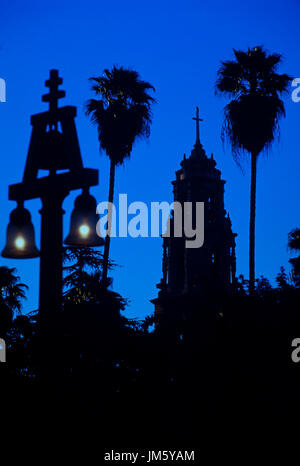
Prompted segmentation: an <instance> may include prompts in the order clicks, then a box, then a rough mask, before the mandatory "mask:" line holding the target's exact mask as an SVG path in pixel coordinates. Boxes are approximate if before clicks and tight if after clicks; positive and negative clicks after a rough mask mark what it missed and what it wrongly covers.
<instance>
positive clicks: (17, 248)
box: [1, 202, 40, 259]
mask: <svg viewBox="0 0 300 466" xmlns="http://www.w3.org/2000/svg"><path fill="white" fill-rule="evenodd" d="M1 255H2V257H7V258H8V259H31V258H33V257H38V256H39V255H40V252H39V250H38V249H37V247H36V245H35V238H34V228H33V225H32V223H31V215H30V212H29V210H27V209H25V207H24V206H23V203H22V202H19V203H18V205H17V207H16V209H14V210H13V211H12V212H11V214H10V217H9V224H8V226H7V233H6V246H5V248H4V249H3V251H2V253H1Z"/></svg>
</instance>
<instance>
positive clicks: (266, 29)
mask: <svg viewBox="0 0 300 466" xmlns="http://www.w3.org/2000/svg"><path fill="white" fill-rule="evenodd" d="M299 16H300V4H299V2H298V1H296V0H293V1H292V0H289V1H274V0H272V1H270V0H268V1H265V2H261V1H259V0H254V1H252V2H250V3H249V2H241V1H227V2H222V1H220V0H216V1H214V2H199V1H190V0H186V1H185V2H179V1H176V0H173V1H172V2H171V1H157V0H155V1H152V2H140V1H139V2H138V1H130V0H128V1H127V2H123V1H122V2H121V1H120V0H115V1H114V2H111V3H110V2H102V1H90V0H87V1H85V2H76V1H74V0H73V1H60V2H59V1H57V0H52V1H51V2H39V1H35V2H34V1H27V2H23V1H15V0H11V1H10V2H6V4H5V5H2V7H1V37H0V77H1V78H4V79H5V80H6V83H7V102H6V103H0V123H1V133H0V134H1V138H0V154H1V161H2V169H1V172H0V179H1V184H0V202H1V221H2V222H1V223H2V226H1V230H0V231H1V235H0V247H1V249H2V247H3V246H4V242H5V230H6V225H7V221H8V216H9V212H10V210H11V209H12V208H13V207H14V203H13V202H10V201H8V189H7V187H8V184H11V183H16V182H19V181H21V178H22V176H23V169H24V164H25V159H26V154H27V149H28V143H29V138H30V134H31V127H30V115H31V114H33V113H37V112H41V111H44V110H46V108H47V106H46V104H44V103H42V102H41V95H42V94H43V93H45V88H44V81H45V79H47V77H48V74H49V70H50V69H51V68H58V69H59V71H60V75H61V76H62V77H63V79H64V83H63V86H62V88H63V89H65V90H66V92H67V96H66V98H65V99H63V102H61V105H62V104H64V105H67V104H69V105H76V106H77V107H78V117H77V119H76V123H77V130H78V136H79V141H80V146H81V150H82V156H83V160H84V164H85V166H86V167H92V168H99V170H100V183H99V186H98V187H96V188H93V190H92V193H93V194H94V195H95V196H96V198H97V201H98V202H100V201H102V200H106V198H107V189H108V186H107V185H108V170H109V164H108V160H107V158H106V156H105V155H104V154H101V155H99V149H98V142H97V134H96V129H95V127H93V126H92V125H91V124H90V122H89V120H88V118H87V117H86V116H85V115H84V110H83V108H84V102H85V101H86V100H87V99H88V98H90V97H91V96H92V94H91V91H90V85H89V83H88V78H89V77H90V76H95V75H97V74H100V73H101V72H102V70H103V69H104V68H109V67H111V66H112V65H113V64H117V65H123V66H125V67H131V68H134V69H136V70H137V71H138V72H139V73H140V75H141V77H142V78H143V79H145V80H147V81H150V82H151V83H152V84H153V85H154V86H155V88H156V90H157V92H156V99H157V105H155V107H154V109H153V125H152V131H151V137H150V140H149V142H148V143H147V142H138V143H137V144H136V146H135V147H134V150H133V152H132V156H131V160H129V161H128V162H126V165H125V166H124V167H121V168H118V170H117V177H116V195H117V194H118V193H127V194H128V201H129V202H131V201H136V200H138V201H144V202H151V201H162V200H166V201H171V199H172V187H171V180H173V179H174V172H175V170H177V169H178V168H179V164H180V161H181V159H182V158H183V153H184V152H186V153H187V155H189V153H190V150H191V149H192V146H193V144H194V140H195V125H194V122H193V121H192V117H193V116H194V111H195V106H196V105H198V106H199V108H200V116H201V117H202V118H204V120H205V121H204V122H203V123H202V124H201V141H202V143H203V145H204V147H205V149H206V151H207V153H208V155H209V154H210V153H211V152H213V153H214V157H215V159H216V161H217V167H218V168H219V169H221V171H222V177H223V179H225V180H226V185H225V189H226V192H225V204H226V208H227V210H228V211H229V212H230V216H231V219H232V223H233V230H234V231H235V232H237V233H238V237H237V265H238V273H243V274H245V275H247V274H248V272H247V270H248V221H249V168H250V167H249V164H247V163H245V165H244V167H245V174H244V175H243V174H242V172H241V170H240V169H239V168H238V167H237V166H236V165H235V163H234V161H233V160H232V157H231V152H230V148H229V147H226V146H225V148H224V149H223V147H222V143H221V140H220V131H221V124H222V110H223V106H224V105H225V102H226V101H225V100H224V99H220V98H217V97H215V95H214V82H215V79H216V71H217V69H218V67H219V63H220V61H221V60H225V59H229V58H231V57H232V48H240V49H245V48H246V47H248V46H254V45H260V44H263V45H265V47H266V48H267V49H268V50H269V51H271V52H278V53H281V54H283V56H284V62H283V65H282V67H281V68H280V71H281V72H287V73H289V74H291V75H292V76H294V77H300V49H299V46H298V41H297V38H298V37H299ZM291 92H292V88H291ZM286 109H287V116H286V119H285V120H284V121H282V124H281V139H280V142H279V143H275V144H274V146H273V148H272V150H271V151H270V153H269V155H268V156H261V158H260V160H259V167H258V168H259V172H258V186H257V227H256V233H257V250H256V273H257V275H258V276H259V275H260V274H264V275H265V276H266V277H268V278H269V279H270V280H272V281H273V280H274V278H275V276H276V274H277V272H278V271H279V268H280V266H281V265H284V266H285V267H287V268H288V259H289V255H288V251H287V246H286V245H287V234H288V232H289V231H290V230H291V229H292V228H293V227H296V226H300V219H299V168H300V157H299V153H300V141H299V121H300V103H298V104H296V103H293V102H292V100H291V97H290V96H288V97H287V99H286ZM77 194H78V193H77V192H73V193H72V195H70V196H69V197H68V199H67V200H66V202H65V204H64V208H65V210H66V215H65V230H64V233H65V235H66V234H67V231H68V225H69V218H70V212H71V209H72V206H73V201H74V198H75V196H76V195H77ZM25 205H26V206H27V207H28V208H29V209H30V211H31V213H32V217H33V222H34V225H35V229H36V234H37V240H38V243H39V223H40V218H39V213H38V210H39V208H40V201H38V200H37V201H31V202H27V203H26V204H25ZM161 252H162V248H161V239H155V238H153V239H147V238H141V239H124V238H122V239H115V240H112V247H111V258H112V259H113V260H115V261H116V262H117V263H118V264H119V265H120V267H118V268H117V269H116V270H115V271H114V274H113V276H114V289H115V290H116V291H118V292H120V293H121V294H122V295H123V296H125V297H127V298H129V299H130V300H131V304H130V307H129V308H128V315H129V316H138V317H142V316H144V315H145V314H149V313H151V312H152V311H153V306H152V304H151V303H149V300H150V299H151V298H153V297H155V296H156V294H157V290H156V287H155V284H156V283H157V282H158V281H159V279H160V277H161ZM0 264H1V265H8V266H10V267H17V269H18V273H19V275H20V276H21V278H22V281H24V282H25V283H27V284H28V285H29V286H30V289H29V292H28V300H27V302H26V303H25V304H24V310H25V311H29V310H33V309H36V307H37V302H38V271H39V260H38V259H34V260H32V259H31V260H27V261H14V260H7V259H3V258H2V259H1V260H0Z"/></svg>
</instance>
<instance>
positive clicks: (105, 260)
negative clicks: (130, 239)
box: [102, 161, 116, 286]
mask: <svg viewBox="0 0 300 466" xmlns="http://www.w3.org/2000/svg"><path fill="white" fill-rule="evenodd" d="M115 168H116V164H115V163H114V162H112V161H111V162H110V172H109V193H108V208H107V221H108V224H107V232H106V236H105V243H104V254H103V271H102V283H103V284H104V286H106V284H107V270H108V259H109V248H110V235H111V222H112V204H113V201H114V186H115Z"/></svg>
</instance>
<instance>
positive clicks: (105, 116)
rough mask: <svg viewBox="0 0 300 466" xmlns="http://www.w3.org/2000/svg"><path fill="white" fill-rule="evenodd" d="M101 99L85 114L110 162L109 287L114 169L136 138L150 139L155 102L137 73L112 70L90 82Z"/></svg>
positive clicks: (91, 102) (106, 254)
mask: <svg viewBox="0 0 300 466" xmlns="http://www.w3.org/2000/svg"><path fill="white" fill-rule="evenodd" d="M90 81H92V83H93V86H92V90H93V91H94V92H95V94H96V96H97V97H98V99H90V100H89V101H88V102H87V105H86V113H87V114H88V115H90V116H91V120H92V121H93V122H94V123H95V124H96V125H97V129H98V140H99V143H100V149H102V150H104V151H105V152H106V154H107V155H108V157H109V159H110V175H109V194H108V202H109V204H108V226H107V234H106V237H105V245H104V255H103V275H102V282H103V283H104V285H106V284H107V270H108V260H109V247H110V233H111V219H112V203H113V199H114V182H115V168H116V166H117V165H120V164H123V162H124V160H125V159H126V158H127V157H130V154H131V150H132V146H133V144H134V142H135V140H136V139H137V138H140V137H145V138H148V137H149V135H150V124H151V121H152V120H151V104H152V103H154V98H153V97H151V95H150V94H149V91H154V90H155V89H154V87H153V86H152V85H151V84H149V83H148V82H146V81H142V80H141V79H140V77H139V74H138V73H137V72H136V71H134V70H129V69H125V68H123V67H116V66H113V68H112V69H111V70H108V69H105V70H104V73H103V75H102V76H100V77H95V78H90Z"/></svg>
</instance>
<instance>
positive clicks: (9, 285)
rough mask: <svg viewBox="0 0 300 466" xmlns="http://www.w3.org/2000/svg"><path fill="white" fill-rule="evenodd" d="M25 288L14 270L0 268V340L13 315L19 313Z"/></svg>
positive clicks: (3, 336) (5, 332)
mask: <svg viewBox="0 0 300 466" xmlns="http://www.w3.org/2000/svg"><path fill="white" fill-rule="evenodd" d="M27 288H28V286H27V285H25V284H24V283H20V277H18V276H17V275H16V269H14V268H9V267H5V266H2V267H0V330H1V334H0V336H1V337H2V338H5V337H6V334H7V332H8V330H9V328H10V326H11V325H12V321H13V317H14V315H15V314H16V313H20V312H21V300H22V299H25V290H26V289H27Z"/></svg>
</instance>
